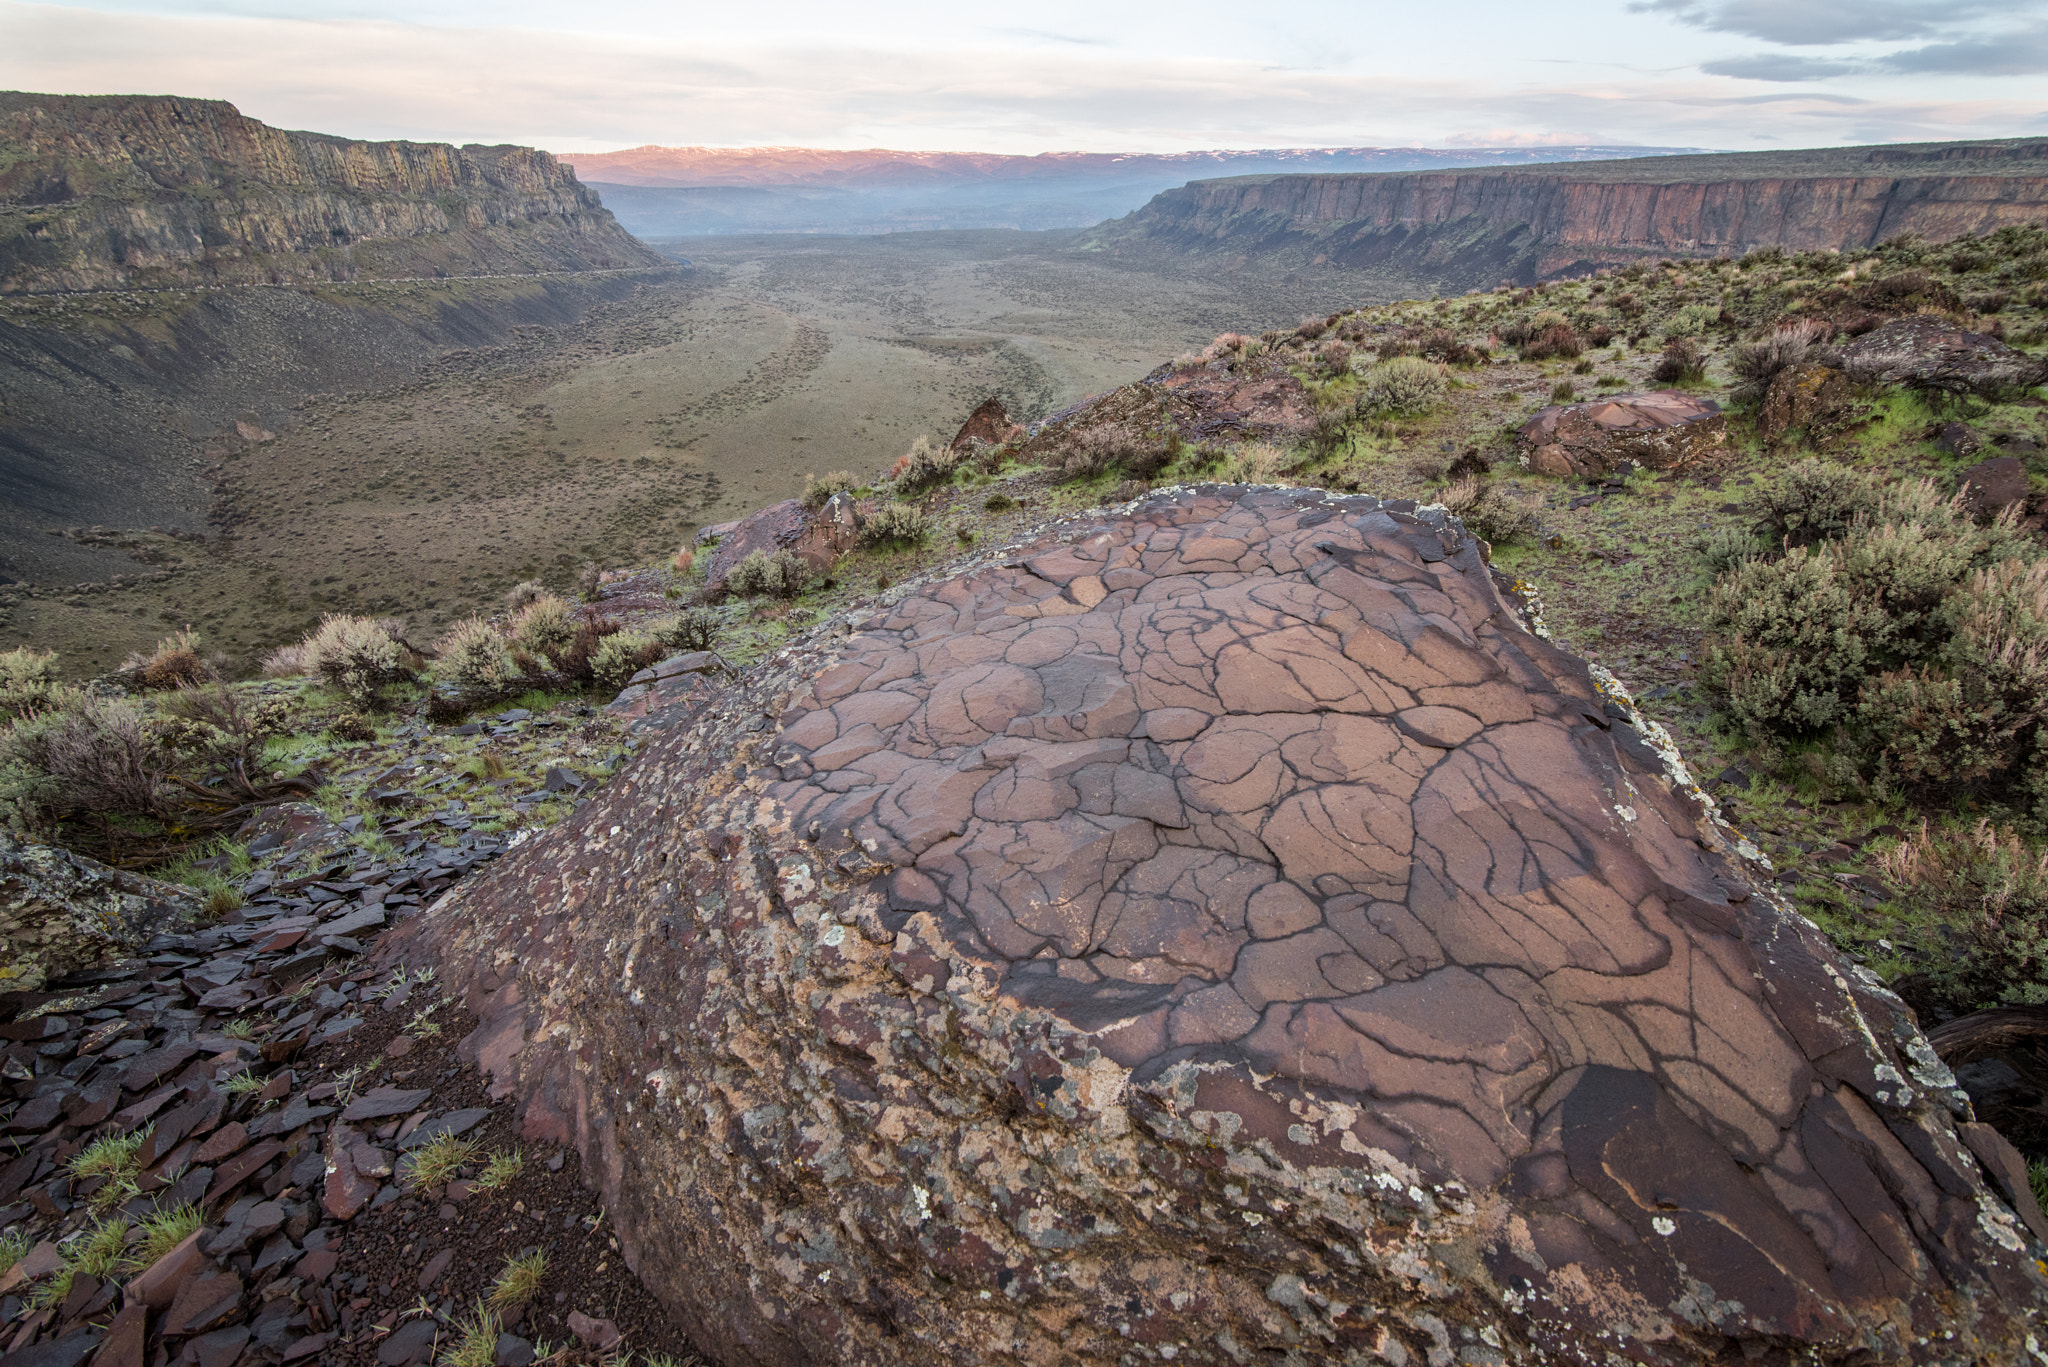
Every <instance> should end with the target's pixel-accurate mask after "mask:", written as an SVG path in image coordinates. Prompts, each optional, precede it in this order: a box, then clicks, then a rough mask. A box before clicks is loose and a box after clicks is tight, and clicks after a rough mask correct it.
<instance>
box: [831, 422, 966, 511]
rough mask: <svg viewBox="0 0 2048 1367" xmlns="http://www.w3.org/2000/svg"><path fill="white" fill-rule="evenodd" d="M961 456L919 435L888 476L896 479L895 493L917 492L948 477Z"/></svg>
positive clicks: (949, 477) (958, 464)
mask: <svg viewBox="0 0 2048 1367" xmlns="http://www.w3.org/2000/svg"><path fill="white" fill-rule="evenodd" d="M962 459H964V457H962V456H961V455H960V454H958V453H956V452H954V451H951V450H948V449H947V448H946V447H943V446H934V445H932V440H931V438H930V437H919V438H918V439H917V440H916V441H915V442H912V443H911V446H910V450H909V451H907V452H905V453H904V454H903V455H900V456H898V457H897V458H896V464H895V465H894V466H892V467H890V470H889V478H890V479H891V480H893V481H894V482H895V484H896V492H897V493H899V494H914V493H918V492H920V491H921V490H924V489H928V488H930V487H931V486H932V485H934V484H943V483H944V482H945V481H947V480H949V479H951V478H952V477H953V471H954V470H956V469H958V468H959V466H960V462H961V460H962ZM827 497H830V495H827Z"/></svg>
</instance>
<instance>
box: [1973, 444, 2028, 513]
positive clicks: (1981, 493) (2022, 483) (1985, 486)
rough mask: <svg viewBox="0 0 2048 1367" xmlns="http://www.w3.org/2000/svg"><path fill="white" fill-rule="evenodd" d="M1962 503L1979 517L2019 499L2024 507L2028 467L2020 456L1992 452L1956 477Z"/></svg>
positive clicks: (1998, 510) (2019, 502)
mask: <svg viewBox="0 0 2048 1367" xmlns="http://www.w3.org/2000/svg"><path fill="white" fill-rule="evenodd" d="M1956 487H1957V488H1958V489H1959V490H1961V491H1962V495H1963V503H1964V506H1965V507H1967V508H1968V509H1969V510H1970V512H1971V513H1972V514H1973V515H1974V516H1976V517H1979V518H1988V517H1992V516H1995V515H1996V514H1998V513H2000V512H2003V511H2004V510H2005V509H2006V508H2009V507H2011V506H2012V505H2013V504H2015V503H2017V504H2019V505H2021V506H2022V507H2025V505H2026V502H2027V494H2028V492H2029V490H2028V485H2027V467H2026V466H2024V465H2022V464H2021V463H2020V459H2019V457H2018V456H1993V457H1992V458H1991V459H1989V460H1982V461H1978V462H1977V463H1976V464H1975V465H1972V466H1971V467H1970V468H1969V469H1967V470H1965V471H1963V473H1962V474H1961V475H1959V476H1957V478H1956Z"/></svg>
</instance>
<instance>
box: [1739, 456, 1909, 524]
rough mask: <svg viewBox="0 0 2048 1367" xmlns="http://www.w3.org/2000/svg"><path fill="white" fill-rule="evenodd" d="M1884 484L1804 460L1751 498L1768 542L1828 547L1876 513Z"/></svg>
mask: <svg viewBox="0 0 2048 1367" xmlns="http://www.w3.org/2000/svg"><path fill="white" fill-rule="evenodd" d="M1883 496H1884V482H1883V481H1882V480H1881V479H1879V478H1878V477H1877V476H1876V475H1873V474H1869V473H1867V472H1865V471H1862V470H1857V469H1854V468H1852V467H1850V466H1847V465H1839V464H1837V463H1835V462H1834V461H1831V460H1822V459H1819V458H1818V457H1809V458H1807V459H1805V460H1801V461H1797V462H1795V463H1794V464H1792V465H1789V466H1787V467H1786V468H1785V472H1784V474H1783V475H1782V476H1780V478H1779V480H1778V482H1777V484H1775V485H1773V486H1771V487H1770V488H1768V489H1765V490H1764V491H1763V493H1761V494H1759V495H1758V496H1757V505H1758V507H1760V508H1761V509H1762V510H1763V514H1764V517H1765V519H1766V520H1767V521H1768V523H1769V525H1770V528H1771V531H1772V532H1773V534H1774V539H1776V540H1779V541H1781V542H1784V543H1786V544H1788V545H1792V546H1810V545H1812V544H1813V543H1815V542H1816V541H1829V540H1832V539H1834V538H1835V537H1838V536H1841V535H1842V534H1843V533H1845V532H1847V531H1848V530H1849V526H1850V524H1851V523H1853V522H1855V521H1856V519H1858V518H1860V517H1866V516H1868V515H1869V514H1870V513H1873V512H1875V511H1876V510H1877V506H1878V504H1879V502H1880V501H1881V500H1882V499H1883Z"/></svg>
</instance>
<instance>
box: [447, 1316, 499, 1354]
mask: <svg viewBox="0 0 2048 1367" xmlns="http://www.w3.org/2000/svg"><path fill="white" fill-rule="evenodd" d="M500 1332H501V1326H500V1323H499V1320H498V1317H497V1315H496V1314H494V1313H493V1312H492V1311H491V1310H490V1308H489V1307H488V1306H485V1305H483V1304H481V1303H479V1304H478V1305H477V1307H476V1309H475V1310H473V1311H471V1312H470V1313H469V1314H467V1315H464V1316H463V1317H462V1318H461V1319H460V1320H459V1321H457V1322H456V1325H455V1342H454V1343H453V1344H452V1345H450V1346H449V1348H448V1349H447V1350H446V1351H445V1352H443V1353H442V1354H441V1362H442V1363H443V1364H444V1367H492V1364H494V1363H496V1362H497V1360H498V1334H499V1333H500Z"/></svg>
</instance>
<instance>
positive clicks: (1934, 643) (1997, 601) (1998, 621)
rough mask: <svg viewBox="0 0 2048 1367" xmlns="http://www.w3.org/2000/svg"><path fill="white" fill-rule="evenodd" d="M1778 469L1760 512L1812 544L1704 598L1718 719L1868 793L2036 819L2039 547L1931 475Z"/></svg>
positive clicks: (2046, 645) (2046, 694)
mask: <svg viewBox="0 0 2048 1367" xmlns="http://www.w3.org/2000/svg"><path fill="white" fill-rule="evenodd" d="M1787 473H1788V487H1787V488H1785V489H1781V490H1780V495H1779V499H1778V502H1777V504H1776V506H1775V508H1774V510H1773V517H1774V520H1775V521H1776V522H1777V525H1778V526H1779V527H1780V528H1781V529H1783V534H1784V536H1785V537H1786V539H1787V541H1790V540H1791V539H1792V538H1794V537H1810V538H1811V539H1812V541H1811V544H1808V545H1803V546H1802V545H1795V546H1793V547H1792V548H1791V549H1790V551H1789V552H1788V553H1786V554H1785V555H1783V556H1782V557H1781V558H1778V559H1771V558H1767V555H1759V556H1751V557H1745V558H1739V559H1733V560H1731V562H1730V564H1729V566H1728V568H1727V570H1726V572H1725V573H1723V574H1722V576H1721V577H1720V579H1719V580H1718V581H1717V582H1716V583H1715V585H1714V588H1713V589H1712V590H1711V592H1710V593H1709V595H1708V600H1707V625H1708V633H1709V634H1708V639H1707V643H1706V651H1705V654H1706V666H1707V667H1706V679H1707V682H1708V684H1709V685H1710V686H1711V687H1712V688H1714V689H1716V690H1717V691H1718V692H1719V693H1720V694H1721V696H1722V697H1723V699H1724V701H1725V704H1726V707H1727V710H1728V713H1729V715H1730V716H1731V717H1732V718H1733V719H1734V720H1735V721H1737V722H1738V723H1740V724H1741V725H1742V726H1743V727H1744V729H1745V730H1747V731H1748V732H1749V734H1750V735H1751V737H1752V738H1753V739H1755V740H1758V741H1764V742H1777V741H1798V740H1807V739H1826V740H1828V741H1830V743H1831V744H1832V745H1833V747H1834V751H1835V757H1834V760H1832V761H1827V762H1828V763H1830V764H1836V763H1838V764H1839V765H1846V766H1847V769H1848V770H1850V771H1853V772H1854V773H1855V774H1857V775H1860V776H1861V778H1862V779H1864V780H1866V781H1868V782H1871V783H1874V784H1878V785H1880V786H1884V787H1890V786H1893V785H1903V786H1906V787H1909V788H1914V789H1918V790H1922V791H1938V792H1947V793H1958V792H1966V791H1967V792H1973V793H1983V794H1986V795H1988V796H1991V797H1994V798H1997V799H2000V800H2020V801H2027V802H2030V803H2033V804H2035V806H2036V808H2037V810H2038V811H2039V812H2040V814H2041V815H2043V816H2048V767H2044V766H2043V764H2042V763H2041V760H2042V758H2043V757H2044V756H2043V753H2042V751H2043V748H2044V746H2048V733H2044V730H2043V722H2044V719H2048V659H2044V657H2048V565H2044V564H2043V563H2042V552H2041V550H2040V548H2039V547H2038V546H2037V545H2035V544H2034V543H2032V542H2029V541H2027V540H2025V539H2023V538H2022V536H2021V535H2020V533H2019V529H2018V526H2017V523H2016V522H2015V520H2014V517H2013V515H2012V514H2011V513H2009V512H2008V513H2007V514H2005V515H2002V516H2001V517H1999V518H1997V519H1995V520H1994V521H1993V522H1991V523H1990V524H1989V525H1986V526H1979V525H1977V524H1976V523H1975V522H1973V521H1972V520H1971V519H1970V517H1969V516H1968V514H1967V513H1966V512H1965V510H1964V508H1963V506H1962V502H1961V499H1960V498H1957V497H1951V498H1943V497H1942V496H1941V495H1940V494H1939V493H1937V492H1936V491H1935V489H1934V486H1933V484H1932V482H1931V481H1920V482H1918V483H1916V484H1911V485H1906V486H1904V487H1901V488H1898V489H1894V490H1891V491H1888V492H1885V493H1882V494H1879V493H1877V492H1876V489H1875V486H1874V485H1873V484H1871V483H1870V482H1869V481H1867V480H1864V479H1862V478H1861V477H1855V478H1845V477H1842V475H1841V472H1840V471H1839V468H1836V469H1833V470H1830V469H1829V468H1828V467H1826V466H1825V465H1824V464H1823V463H1821V462H1801V464H1800V465H1799V466H1795V467H1794V468H1793V470H1792V471H1788V472H1787ZM1850 473H1851V474H1853V472H1850ZM1795 476H1796V478H1794V477H1795ZM1802 490H1803V493H1802V492H1801V491H1802Z"/></svg>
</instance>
